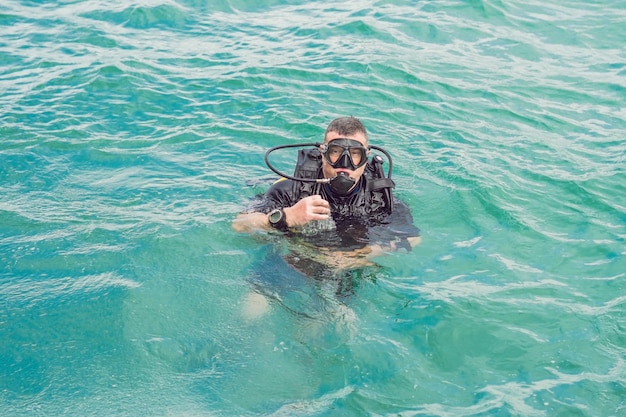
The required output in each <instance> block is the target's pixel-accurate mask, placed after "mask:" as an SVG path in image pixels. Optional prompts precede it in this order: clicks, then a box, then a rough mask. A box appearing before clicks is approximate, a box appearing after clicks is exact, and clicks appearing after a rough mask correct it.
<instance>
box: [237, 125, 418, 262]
mask: <svg viewBox="0 0 626 417" xmlns="http://www.w3.org/2000/svg"><path fill="white" fill-rule="evenodd" d="M320 152H321V154H322V155H323V158H321V167H320V170H319V173H318V176H319V177H320V178H322V177H323V178H332V179H333V181H331V182H330V183H326V184H315V186H314V187H305V186H304V185H303V184H302V183H300V184H294V181H293V180H283V181H278V182H276V183H275V184H273V185H272V186H271V187H270V188H269V190H268V191H267V192H266V193H265V196H264V198H263V199H262V200H261V201H260V202H259V204H257V205H256V206H255V207H254V208H253V210H252V211H251V212H248V213H243V214H240V215H239V216H237V218H236V219H235V221H234V222H233V227H234V229H235V230H236V231H239V232H252V231H257V230H271V229H277V230H282V231H286V230H289V229H292V230H297V229H298V228H302V227H303V226H306V225H307V224H311V223H315V222H328V221H329V220H331V219H332V220H333V221H334V223H335V225H336V229H337V231H338V233H339V234H340V235H341V234H344V236H343V237H346V236H345V233H342V232H346V231H350V232H352V233H349V234H350V235H352V236H353V237H354V235H355V233H354V232H355V230H354V229H355V225H358V227H357V229H358V231H356V235H358V236H357V237H356V240H357V242H352V243H354V244H357V246H361V248H359V249H365V250H360V251H358V252H356V253H355V254H357V253H358V254H361V255H362V254H364V253H371V254H372V255H377V254H380V252H381V251H395V250H397V249H400V248H402V249H406V250H410V249H411V248H412V247H414V246H416V245H417V244H419V243H420V236H419V229H417V228H416V227H415V226H413V220H412V217H411V214H410V212H409V210H408V208H407V207H406V205H405V204H404V203H402V202H400V201H398V200H395V199H385V198H383V194H384V193H383V192H382V191H378V190H372V188H371V187H368V181H373V180H372V179H370V178H368V177H367V176H365V175H364V173H365V170H366V167H367V159H368V157H369V154H370V150H369V148H368V135H367V130H366V129H365V126H363V124H362V123H361V121H360V120H358V119H357V118H355V117H342V118H338V119H335V120H333V121H332V122H331V123H330V125H328V128H327V129H326V133H325V135H324V143H323V144H322V145H321V146H320ZM389 192H390V190H389ZM374 225H388V226H389V229H390V230H391V228H393V230H394V232H393V233H388V237H392V239H379V240H374V241H372V240H371V238H369V239H368V238H367V233H362V232H364V230H363V227H367V226H374ZM340 226H344V227H340ZM398 226H400V228H398ZM359 232H361V233H359ZM342 240H343V241H344V243H345V240H346V239H342ZM349 240H353V241H354V240H355V239H349ZM383 245H384V246H383ZM349 246H353V245H349ZM366 248H367V249H366ZM338 249H339V248H338ZM343 249H352V250H354V249H356V248H354V247H350V248H346V247H344V248H343Z"/></svg>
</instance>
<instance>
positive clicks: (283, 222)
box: [267, 208, 288, 230]
mask: <svg viewBox="0 0 626 417" xmlns="http://www.w3.org/2000/svg"><path fill="white" fill-rule="evenodd" d="M267 222H268V223H269V225H270V227H272V228H274V229H277V230H286V229H287V227H288V226H287V215H286V214H285V210H284V209H282V208H278V209H274V210H272V211H270V212H269V213H268V215H267Z"/></svg>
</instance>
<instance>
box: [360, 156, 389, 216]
mask: <svg viewBox="0 0 626 417" xmlns="http://www.w3.org/2000/svg"><path fill="white" fill-rule="evenodd" d="M383 163H384V161H383V158H381V157H380V156H379V155H374V157H373V158H372V159H371V160H370V161H369V162H368V163H367V168H366V169H365V172H366V173H368V178H367V191H379V192H381V193H382V195H383V198H384V199H385V203H386V204H387V208H388V210H389V213H391V211H392V210H393V193H392V192H391V190H392V189H393V188H395V187H396V184H395V183H394V182H393V180H392V179H391V178H387V177H386V176H385V172H384V171H383Z"/></svg>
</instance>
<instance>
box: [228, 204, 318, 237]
mask: <svg viewBox="0 0 626 417" xmlns="http://www.w3.org/2000/svg"><path fill="white" fill-rule="evenodd" d="M283 211H284V213H285V220H286V221H287V226H288V227H296V226H302V225H305V224H307V223H309V222H311V221H313V220H326V219H328V217H329V216H330V205H329V204H328V201H326V200H324V199H323V198H322V197H321V196H319V195H311V196H308V197H305V198H303V199H302V200H300V201H298V202H297V203H296V204H294V205H293V206H291V207H285V208H284V209H283ZM271 228H272V227H271V226H270V221H269V215H268V214H265V213H260V212H252V213H242V214H239V215H238V216H237V217H236V218H235V220H233V229H234V230H235V231H236V232H244V233H246V232H247V233H251V232H256V231H262V230H271Z"/></svg>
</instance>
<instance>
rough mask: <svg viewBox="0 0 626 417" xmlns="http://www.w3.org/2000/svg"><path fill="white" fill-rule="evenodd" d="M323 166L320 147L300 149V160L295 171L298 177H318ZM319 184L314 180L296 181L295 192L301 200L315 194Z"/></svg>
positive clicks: (295, 175) (294, 173)
mask: <svg viewBox="0 0 626 417" xmlns="http://www.w3.org/2000/svg"><path fill="white" fill-rule="evenodd" d="M321 168H322V153H321V152H320V151H319V149H316V148H314V149H300V150H299V151H298V161H297V162H296V168H295V169H294V171H293V176H294V177H296V178H318V177H319V174H320V169H321ZM316 186H317V184H316V183H314V182H302V181H294V184H293V193H294V196H296V198H297V199H298V200H299V199H300V198H302V197H307V196H309V195H313V194H315V192H316V191H315V188H316Z"/></svg>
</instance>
